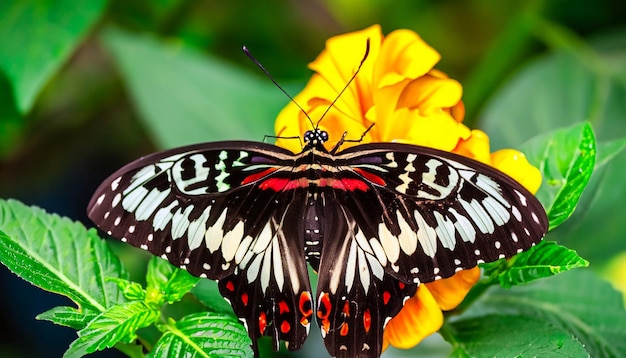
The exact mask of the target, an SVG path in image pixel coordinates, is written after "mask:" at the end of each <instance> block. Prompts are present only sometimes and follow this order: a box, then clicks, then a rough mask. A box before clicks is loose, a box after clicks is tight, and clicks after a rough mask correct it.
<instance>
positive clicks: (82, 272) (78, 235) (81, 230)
mask: <svg viewBox="0 0 626 358" xmlns="http://www.w3.org/2000/svg"><path fill="white" fill-rule="evenodd" d="M0 230H2V231H3V232H4V233H5V235H0V260H1V261H2V263H3V264H4V265H6V266H7V267H8V268H9V269H10V270H11V271H12V272H13V273H15V274H16V275H18V276H20V277H21V278H23V279H24V280H26V281H28V282H30V283H32V284H33V285H35V286H38V287H40V288H42V289H44V290H47V291H51V292H55V293H58V294H61V295H65V296H67V297H69V298H70V299H71V300H72V301H74V302H75V303H76V304H77V305H78V306H79V309H88V310H89V311H90V312H91V313H90V315H89V317H88V316H85V319H87V318H90V317H91V315H92V314H93V311H95V312H102V311H104V310H106V309H107V308H109V307H111V306H113V305H115V304H117V303H120V302H123V301H125V299H124V297H123V295H122V293H121V291H120V290H119V288H118V287H117V285H115V283H113V282H109V281H107V278H108V277H121V278H125V277H127V273H126V271H125V270H124V269H123V267H122V265H121V263H120V261H119V260H118V258H117V257H116V256H115V255H114V254H113V253H112V252H111V250H110V249H109V247H108V246H107V244H106V243H105V242H104V241H103V240H101V239H100V238H99V237H98V235H97V233H96V231H95V230H93V229H92V230H87V229H86V228H85V227H84V226H83V225H82V224H81V223H78V222H74V221H71V220H69V219H67V218H62V217H60V216H58V215H54V214H48V213H46V212H45V211H43V210H42V209H39V208H36V207H28V206H26V205H24V204H22V203H20V202H18V201H15V200H9V201H4V200H0ZM81 312H82V310H81ZM46 317H50V316H46ZM72 320H74V321H75V318H74V319H72ZM85 323H86V321H85ZM72 325H75V323H72Z"/></svg>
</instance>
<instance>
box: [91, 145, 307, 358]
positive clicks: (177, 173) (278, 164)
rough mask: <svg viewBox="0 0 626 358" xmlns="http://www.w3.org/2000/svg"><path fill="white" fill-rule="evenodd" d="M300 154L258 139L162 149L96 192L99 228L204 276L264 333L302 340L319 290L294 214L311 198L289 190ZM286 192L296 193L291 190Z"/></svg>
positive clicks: (254, 333) (94, 214) (253, 332)
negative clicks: (291, 225)
mask: <svg viewBox="0 0 626 358" xmlns="http://www.w3.org/2000/svg"><path fill="white" fill-rule="evenodd" d="M293 157H294V155H293V154H292V153H290V152H288V151H286V150H281V149H280V148H277V147H274V146H271V145H266V144H262V143H252V142H223V143H212V144H202V145H194V146H188V147H182V148H177V149H173V150H170V151H165V152H161V153H155V154H152V155H149V156H147V157H144V158H141V159H139V160H137V161H135V162H133V163H130V164H129V165H127V166H125V167H124V168H122V169H120V170H119V171H117V172H116V173H114V174H113V175H112V176H111V177H110V178H109V179H107V180H106V181H105V182H104V183H103V184H102V185H101V186H100V187H99V188H98V190H97V191H96V193H95V194H94V196H93V198H92V200H91V202H90V204H89V206H88V215H89V217H90V218H91V220H92V221H94V222H95V223H96V224H97V225H98V227H100V228H101V229H102V230H103V231H105V232H107V233H108V234H110V235H112V236H114V237H117V238H120V239H121V240H122V241H124V242H128V243H130V244H132V245H134V246H136V247H139V248H142V249H144V250H147V251H150V252H151V253H153V254H155V255H157V256H160V257H162V258H164V259H167V260H168V261H169V262H171V263H172V264H173V265H176V266H179V267H181V268H184V269H186V270H188V271H189V272H191V273H192V274H194V275H196V276H200V277H208V278H211V279H218V280H220V291H221V292H222V293H223V295H224V296H225V297H226V298H228V299H229V301H230V302H231V304H232V306H233V309H234V311H235V313H237V315H238V316H239V317H241V318H242V320H243V321H244V322H245V323H246V326H247V328H248V330H249V334H250V336H251V337H252V339H253V342H254V344H255V345H256V338H257V337H259V336H262V335H269V336H272V337H274V340H275V341H276V342H277V341H278V339H282V340H285V341H289V342H291V344H292V345H291V347H292V348H294V349H297V348H299V347H300V346H301V345H302V343H303V342H304V339H305V338H306V335H307V334H308V322H309V320H310V314H311V312H310V310H311V308H312V299H311V288H310V283H309V279H308V274H307V270H306V261H305V258H304V247H303V244H302V242H301V241H300V240H294V239H293V238H291V240H290V239H288V238H287V235H293V233H292V232H288V229H287V228H286V225H285V219H289V220H292V221H293V220H294V218H293V217H286V214H287V216H289V215H302V211H303V210H304V209H303V206H304V205H296V204H295V203H296V202H295V201H293V200H292V197H291V196H292V195H294V193H293V191H282V190H281V188H282V186H284V185H285V184H286V183H287V182H288V179H289V177H290V175H291V171H292V170H293ZM285 195H288V196H290V197H289V198H286V197H285Z"/></svg>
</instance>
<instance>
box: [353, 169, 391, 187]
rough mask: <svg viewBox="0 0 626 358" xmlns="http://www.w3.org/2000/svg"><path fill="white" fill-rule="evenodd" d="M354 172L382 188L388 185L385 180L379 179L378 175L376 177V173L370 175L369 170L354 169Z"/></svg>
mask: <svg viewBox="0 0 626 358" xmlns="http://www.w3.org/2000/svg"><path fill="white" fill-rule="evenodd" d="M354 171H355V172H357V173H359V175H361V176H362V177H364V178H365V179H367V180H369V181H371V182H372V183H374V184H378V185H380V186H385V185H387V183H385V181H384V180H383V178H381V177H379V176H378V175H376V174H374V173H370V172H368V171H367V170H364V169H361V168H354Z"/></svg>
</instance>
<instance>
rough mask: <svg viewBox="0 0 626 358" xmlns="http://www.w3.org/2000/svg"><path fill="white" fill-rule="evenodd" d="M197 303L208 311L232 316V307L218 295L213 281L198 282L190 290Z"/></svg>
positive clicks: (218, 292)
mask: <svg viewBox="0 0 626 358" xmlns="http://www.w3.org/2000/svg"><path fill="white" fill-rule="evenodd" d="M191 293H192V294H194V296H196V298H197V299H198V301H200V302H202V304H204V305H205V306H206V307H207V309H208V310H209V311H212V312H218V313H228V314H234V313H233V308H232V306H231V305H230V304H229V303H228V302H227V301H226V300H225V299H224V297H223V296H222V295H221V294H220V290H219V288H218V287H217V282H216V281H213V280H200V282H198V284H197V285H196V287H194V288H193V289H192V290H191Z"/></svg>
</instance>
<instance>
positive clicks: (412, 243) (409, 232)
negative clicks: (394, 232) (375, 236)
mask: <svg viewBox="0 0 626 358" xmlns="http://www.w3.org/2000/svg"><path fill="white" fill-rule="evenodd" d="M396 215H397V217H398V226H399V227H400V234H399V235H398V242H399V243H400V248H402V251H404V253H405V254H407V255H413V253H414V252H415V250H416V249H417V235H416V234H415V232H414V231H413V229H411V226H409V223H407V222H406V220H404V217H403V216H402V214H400V212H399V211H396ZM383 229H384V232H385V233H386V234H387V235H391V233H390V232H389V230H387V227H386V226H385V224H384V223H380V225H379V226H378V233H379V235H380V236H381V237H382V235H383V234H382V232H383Z"/></svg>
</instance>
